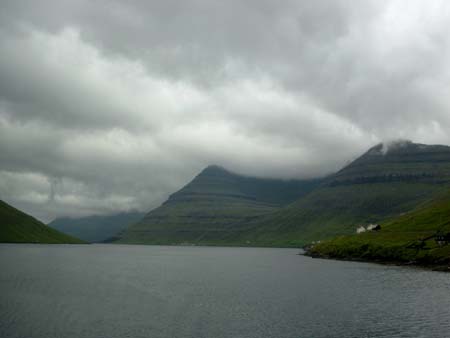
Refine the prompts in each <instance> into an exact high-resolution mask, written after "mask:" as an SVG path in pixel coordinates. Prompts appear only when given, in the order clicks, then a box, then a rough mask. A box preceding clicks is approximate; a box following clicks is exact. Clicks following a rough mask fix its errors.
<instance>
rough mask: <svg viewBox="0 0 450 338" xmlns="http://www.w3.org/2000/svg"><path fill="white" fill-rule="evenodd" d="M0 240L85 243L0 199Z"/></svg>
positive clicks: (10, 241)
mask: <svg viewBox="0 0 450 338" xmlns="http://www.w3.org/2000/svg"><path fill="white" fill-rule="evenodd" d="M0 242H2V243H71V244H75V243H84V242H83V241H81V240H79V239H77V238H74V237H71V236H68V235H66V234H63V233H61V232H59V231H56V230H54V229H52V228H50V227H48V226H46V225H45V224H43V223H41V222H39V221H38V220H37V219H35V218H33V217H31V216H29V215H27V214H25V213H23V212H22V211H20V210H17V209H16V208H14V207H12V206H10V205H9V204H7V203H5V202H3V201H0Z"/></svg>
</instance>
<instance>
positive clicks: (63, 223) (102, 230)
mask: <svg viewBox="0 0 450 338" xmlns="http://www.w3.org/2000/svg"><path fill="white" fill-rule="evenodd" d="M144 216H145V214H144V213H141V212H123V213H119V214H115V215H107V216H89V217H81V218H57V219H55V220H54V221H52V222H50V223H49V224H48V226H49V227H51V228H53V229H56V230H58V231H61V232H63V233H66V234H68V235H71V236H74V237H77V238H80V239H82V240H84V241H86V242H91V243H98V242H103V241H105V240H107V239H109V238H111V237H113V236H115V235H117V234H118V233H119V232H120V231H122V230H124V229H125V228H126V227H127V226H128V225H130V224H132V223H135V222H138V221H140V220H141V219H142V218H143V217H144Z"/></svg>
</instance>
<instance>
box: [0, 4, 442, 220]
mask: <svg viewBox="0 0 450 338" xmlns="http://www.w3.org/2000/svg"><path fill="white" fill-rule="evenodd" d="M0 51H1V52H0V199H2V200H5V201H7V202H8V203H10V204H12V205H14V206H15V207H17V208H20V209H22V210H24V211H26V212H28V213H30V214H31V215H33V216H35V217H37V218H38V219H40V220H42V221H45V222H47V221H50V220H52V219H53V218H55V217H60V216H71V217H78V216H85V215H92V214H110V213H115V212H119V211H127V210H132V209H138V210H141V211H148V210H150V209H151V208H154V207H156V206H158V205H159V204H160V203H161V202H163V201H164V200H165V199H166V198H167V196H168V195H169V194H170V193H173V192H174V191H176V190H178V189H179V188H180V187H181V186H183V185H184V184H185V183H187V182H188V181H190V180H191V179H192V177H194V176H195V175H196V174H197V173H198V172H199V171H201V170H202V169H203V168H204V167H206V166H207V165H209V164H217V165H221V166H223V167H225V168H228V169H229V170H232V171H235V172H238V173H241V174H245V175H252V176H260V177H276V178H310V177H317V176H323V175H327V174H329V173H332V172H333V171H336V170H338V169H340V168H341V167H342V166H344V165H345V164H347V163H349V161H351V160H352V159H354V158H356V157H357V156H359V155H361V154H362V153H363V152H365V151H366V150H367V149H369V148H370V147H371V146H373V145H375V144H377V143H379V142H387V141H389V140H395V139H410V140H412V141H414V142H420V143H429V144H447V145H448V144H450V95H449V93H450V2H449V1H439V0H433V1H420V0H418V1H415V0H402V1H396V0H391V1H389V0H387V1H378V0H376V1H369V0H360V1H337V0H336V1H332V0H326V1H325V0H323V1H320V0H316V1H306V0H303V1H302V0H285V1H273V0H271V1H269V0H239V1H238V0H230V1H213V0H209V1H206V0H204V1H201V0H186V1H176V0H164V1H163V0H159V1H151V0H149V1H143V0H142V1H141V0H139V1H120V0H109V1H106V0H89V1H87V0H58V1H49V0H40V1H23V0H0Z"/></svg>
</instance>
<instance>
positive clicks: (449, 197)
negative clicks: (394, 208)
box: [309, 189, 450, 265]
mask: <svg viewBox="0 0 450 338" xmlns="http://www.w3.org/2000/svg"><path fill="white" fill-rule="evenodd" d="M437 233H443V234H447V233H450V189H449V191H448V192H447V193H446V194H444V195H443V196H439V197H438V198H436V199H434V200H432V201H428V202H425V203H423V204H421V205H420V206H418V207H417V208H416V209H414V210H413V211H411V212H408V213H405V214H403V215H401V216H398V217H395V218H392V219H389V220H386V221H385V222H383V223H382V224H381V230H380V231H377V232H364V233H361V234H353V235H349V236H340V237H338V238H335V239H332V240H328V241H323V242H321V243H319V244H316V245H314V246H313V247H311V248H310V249H309V254H311V255H314V256H323V257H334V258H342V259H360V260H378V261H389V262H414V263H418V264H424V265H429V264H433V265H448V264H450V245H444V246H440V245H438V243H436V240H435V237H434V236H435V235H436V234H437Z"/></svg>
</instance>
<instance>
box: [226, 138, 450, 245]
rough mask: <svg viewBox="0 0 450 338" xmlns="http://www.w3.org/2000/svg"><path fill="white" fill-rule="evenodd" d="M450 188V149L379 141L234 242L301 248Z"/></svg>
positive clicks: (388, 216)
mask: <svg viewBox="0 0 450 338" xmlns="http://www.w3.org/2000/svg"><path fill="white" fill-rule="evenodd" d="M449 186H450V147H447V146H441V145H424V144H415V143H412V142H408V141H407V142H404V141H403V142H396V143H393V144H390V145H389V147H386V146H385V145H383V144H379V145H377V146H375V147H373V148H371V149H369V151H367V152H366V153H365V154H363V155H362V156H361V157H359V158H358V159H356V160H355V161H353V162H352V163H350V164H349V165H348V166H346V167H345V168H343V169H342V170H340V171H339V172H337V173H336V174H334V175H331V176H329V177H327V178H326V179H325V180H324V181H323V182H322V183H321V184H320V186H318V187H317V188H316V189H315V190H314V191H313V192H311V193H310V194H308V195H307V196H305V198H302V199H300V200H298V201H296V202H295V203H292V204H290V205H288V206H286V207H284V208H282V209H280V210H277V211H275V212H273V213H271V214H270V215H267V216H265V217H263V218H260V219H258V220H257V221H255V222H250V224H248V227H247V230H246V231H245V232H241V233H240V234H238V235H237V236H236V237H235V238H229V240H230V241H234V242H240V243H247V242H250V243H254V244H255V245H274V246H302V245H304V244H307V243H309V242H311V241H314V240H320V239H324V238H331V237H334V236H338V235H343V234H350V233H353V232H354V230H355V229H356V227H357V226H358V225H360V224H369V223H374V222H380V221H382V220H385V219H387V218H391V217H394V216H397V215H399V214H401V213H404V212H406V211H409V210H412V209H414V208H415V207H416V206H418V205H419V204H421V203H423V202H426V201H428V200H430V199H433V198H434V197H435V196H437V195H438V194H440V193H441V192H442V191H443V190H445V189H448V187H449Z"/></svg>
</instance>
